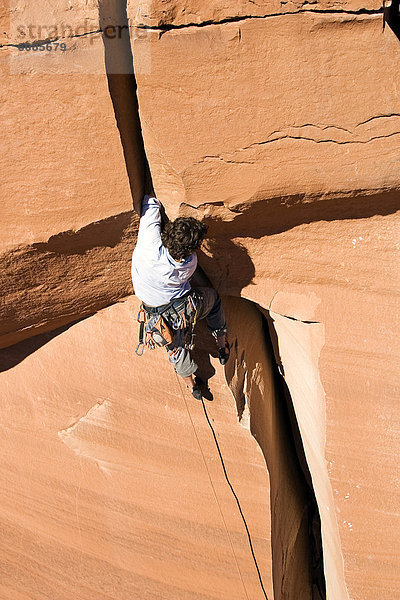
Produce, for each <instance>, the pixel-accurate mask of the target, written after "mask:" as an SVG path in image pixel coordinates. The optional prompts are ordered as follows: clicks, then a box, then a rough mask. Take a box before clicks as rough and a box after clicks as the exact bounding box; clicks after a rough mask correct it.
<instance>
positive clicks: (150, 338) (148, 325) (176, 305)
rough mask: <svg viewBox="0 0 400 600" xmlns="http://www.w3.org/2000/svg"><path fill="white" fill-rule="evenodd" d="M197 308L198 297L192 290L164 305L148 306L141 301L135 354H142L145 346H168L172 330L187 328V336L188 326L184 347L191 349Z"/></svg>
mask: <svg viewBox="0 0 400 600" xmlns="http://www.w3.org/2000/svg"><path fill="white" fill-rule="evenodd" d="M197 309H198V298H197V297H196V294H195V292H194V291H193V290H191V291H190V292H188V293H187V294H185V295H184V296H182V297H181V298H176V299H175V300H172V301H171V302H169V303H168V304H165V305H164V306H159V307H149V306H146V305H145V304H143V303H142V304H141V305H140V310H139V313H138V316H137V320H138V323H139V343H138V345H137V348H136V354H137V355H138V356H142V354H143V352H144V349H145V348H149V349H150V350H154V349H155V348H162V347H163V346H169V344H172V343H173V341H174V331H178V330H180V329H183V330H185V329H187V332H186V336H187V334H188V333H189V330H190V327H191V336H190V342H189V343H185V348H187V349H189V350H193V348H194V340H195V333H194V328H195V325H196V320H197ZM166 313H167V314H166ZM164 315H165V316H164Z"/></svg>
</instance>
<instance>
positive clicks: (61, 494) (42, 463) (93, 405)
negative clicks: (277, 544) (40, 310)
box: [0, 298, 272, 600]
mask: <svg viewBox="0 0 400 600" xmlns="http://www.w3.org/2000/svg"><path fill="white" fill-rule="evenodd" d="M137 310H138V302H137V301H136V300H135V299H134V298H129V299H128V300H127V301H125V302H123V303H120V304H116V305H114V306H112V307H111V308H108V309H105V310H104V311H102V312H100V313H98V314H97V315H95V316H93V317H90V318H88V319H85V320H83V321H81V322H80V323H78V324H75V325H73V326H71V327H70V328H69V329H68V330H66V331H63V332H62V333H59V335H56V336H52V335H51V334H48V335H47V337H46V335H42V336H39V337H37V338H33V339H32V340H26V341H24V342H22V343H20V344H18V345H16V346H14V347H13V348H12V349H10V350H8V349H6V350H2V351H0V365H1V369H2V370H3V372H2V373H1V375H0V377H1V388H2V392H3V393H2V395H1V414H2V423H1V427H2V435H1V442H0V444H1V453H2V480H3V482H7V484H6V485H4V486H3V489H2V493H1V495H0V527H1V531H2V536H1V543H0V553H1V563H2V578H1V585H0V596H1V598H30V599H32V600H33V599H36V598H37V599H39V598H43V597H44V596H48V597H51V598H57V599H60V600H61V599H65V600H70V599H71V598H82V599H83V600H93V599H94V598H98V599H101V600H108V599H110V598H118V600H125V599H126V600H128V599H131V598H140V599H142V598H143V599H145V598H149V599H150V598H154V599H156V598H157V599H159V600H167V599H171V600H175V599H176V598H188V599H189V598H193V599H195V598H196V599H198V598H201V599H204V600H206V599H207V600H208V599H210V600H211V599H215V600H220V599H226V600H230V599H232V598H235V599H236V598H237V599H243V600H246V598H252V599H253V598H254V599H255V600H261V599H262V598H264V596H263V594H262V592H261V588H260V584H259V580H258V576H257V572H256V569H255V565H254V561H253V559H252V556H251V552H250V547H249V543H248V538H247V535H246V531H245V528H244V524H243V521H242V519H241V517H240V514H239V511H238V507H237V505H236V503H235V500H234V497H233V495H232V493H231V490H230V489H229V487H228V484H227V482H226V480H225V478H224V474H223V470H222V467H221V463H220V460H219V457H218V453H217V449H216V446H215V442H214V439H213V436H212V432H211V431H210V428H209V426H208V424H207V421H206V419H205V415H204V412H203V408H202V405H201V403H199V402H197V401H195V400H194V399H193V397H192V396H191V395H189V394H188V392H187V391H186V390H184V388H183V387H182V385H181V384H180V383H179V381H178V379H177V378H176V376H175V375H174V371H173V369H172V368H171V366H170V365H169V363H168V360H167V357H166V355H165V356H164V353H162V354H163V355H162V356H161V357H160V356H159V354H158V352H146V353H145V355H144V356H143V357H142V358H138V357H137V356H136V355H135V354H134V352H133V351H132V345H133V340H134V339H136V338H137V333H138V332H137V324H136V322H135V320H134V319H133V318H132V314H135V313H137ZM210 343H211V346H213V341H212V339H210V336H208V342H207V341H206V342H205V346H204V348H203V349H199V356H200V361H201V358H202V356H204V359H206V357H208V352H207V351H206V349H207V348H208V346H209V344H210ZM207 344H208V346H207ZM212 362H213V365H214V367H215V368H216V370H217V374H216V375H215V377H213V392H214V401H213V402H208V403H207V411H208V414H209V417H210V419H211V421H212V423H213V426H214V428H215V430H216V435H217V436H218V441H219V444H220V448H221V452H222V454H223V457H224V461H225V467H226V470H227V473H228V476H229V478H230V481H231V484H232V485H233V487H234V489H235V492H236V494H237V495H238V498H239V500H240V505H241V508H242V510H243V513H244V515H245V518H246V522H247V525H248V528H249V531H250V533H251V536H252V543H253V547H254V552H255V555H256V557H257V562H258V565H259V568H260V571H261V573H262V576H263V579H264V584H265V586H266V591H267V593H268V595H269V597H271V598H272V595H271V576H270V572H271V555H270V523H269V513H270V509H269V489H268V488H269V484H268V477H267V473H266V469H265V463H264V460H263V458H262V455H261V452H260V450H259V448H258V446H257V444H256V442H255V441H254V439H252V438H251V436H250V434H249V433H248V432H247V431H246V430H245V429H243V428H241V427H240V425H239V424H238V422H237V418H236V414H235V411H234V407H233V403H232V398H231V395H230V393H229V391H228V389H227V387H226V385H225V381H224V377H223V371H222V368H221V367H220V365H219V364H218V361H215V359H212ZM214 367H213V366H212V365H210V368H214ZM4 369H6V370H4ZM156 372H157V373H158V377H154V375H153V374H154V373H156ZM149 377H151V385H150V384H149Z"/></svg>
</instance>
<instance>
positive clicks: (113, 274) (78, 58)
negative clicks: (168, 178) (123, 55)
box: [0, 2, 137, 347]
mask: <svg viewBox="0 0 400 600" xmlns="http://www.w3.org/2000/svg"><path fill="white" fill-rule="evenodd" d="M13 4H14V3H13ZM84 4H85V5H86V4H87V3H84ZM71 7H72V8H73V9H72V10H69V8H71ZM12 8H13V10H12V11H11V13H10V11H9V10H7V8H6V6H4V7H3V8H2V11H3V12H2V15H3V22H4V24H5V28H4V32H5V36H4V39H3V43H4V44H5V45H3V46H2V47H1V48H0V69H1V76H2V81H3V85H2V87H1V91H0V114H1V119H2V131H3V139H4V142H3V144H4V146H5V152H3V153H2V158H1V173H2V175H1V192H2V204H1V208H0V215H1V220H2V223H3V227H2V232H1V236H0V252H1V255H0V263H1V271H2V275H3V277H1V279H0V291H1V295H2V300H3V302H2V306H1V309H0V314H1V319H0V320H1V325H0V347H3V346H6V345H8V344H11V343H14V342H16V341H18V340H19V339H23V338H24V337H29V335H34V334H35V333H39V332H40V331H41V330H43V329H44V330H49V329H52V328H54V327H57V326H59V325H62V324H65V323H68V322H71V320H74V319H76V318H77V317H79V316H82V315H86V314H91V313H93V311H95V310H97V309H98V308H101V307H103V306H106V305H107V304H111V303H112V302H115V301H116V300H118V299H119V298H121V297H123V296H126V295H127V294H129V293H130V292H131V290H132V286H131V282H130V277H129V270H127V269H126V265H127V263H128V262H129V260H130V256H131V253H132V244H133V243H134V239H135V231H136V224H137V221H136V220H135V219H134V218H133V216H132V214H131V213H130V212H129V211H130V210H131V208H132V198H131V195H130V190H129V180H128V176H127V169H126V166H125V164H124V155H123V148H122V146H121V140H120V136H119V135H118V130H117V128H116V126H115V116H114V110H113V103H112V101H111V98H110V93H109V89H108V82H107V76H106V73H105V67H104V46H103V42H102V39H101V36H100V35H99V34H98V33H96V31H98V28H99V14H98V8H97V5H96V4H93V10H92V12H91V13H90V14H89V13H88V14H86V15H85V12H84V6H83V4H82V3H81V5H80V6H79V5H77V4H75V5H73V6H72V5H71V3H68V2H59V3H57V4H56V5H54V4H53V3H50V2H48V3H46V5H45V6H41V7H38V6H36V5H32V6H30V7H27V6H25V5H22V4H18V3H15V6H14V7H12ZM6 15H7V19H6ZM51 25H52V27H53V30H55V34H54V35H53V37H55V38H57V36H59V37H60V39H59V42H64V43H65V44H66V50H65V51H61V50H60V48H59V47H58V48H57V49H56V46H55V45H53V46H50V47H49V48H50V50H48V49H46V45H45V46H43V45H42V46H40V47H41V48H42V51H41V50H35V51H34V50H33V49H30V50H29V51H20V50H18V48H17V47H15V44H17V43H20V42H21V41H29V42H31V43H33V42H35V41H37V40H38V39H39V40H40V39H45V38H46V37H47V36H48V35H50V37H52V36H51V31H50V30H49V28H50V26H51ZM2 31H3V30H2ZM19 32H22V33H19ZM63 32H64V37H63ZM22 34H24V35H22ZM13 44H14V45H13ZM128 150H129V149H128ZM126 242H128V244H127V243H126Z"/></svg>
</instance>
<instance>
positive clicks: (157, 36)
mask: <svg viewBox="0 0 400 600" xmlns="http://www.w3.org/2000/svg"><path fill="white" fill-rule="evenodd" d="M171 6H172V4H171ZM173 6H175V8H176V10H174V11H172V10H171V12H170V13H169V14H167V13H165V14H164V13H162V11H161V10H159V11H157V10H156V9H155V10H154V11H153V12H148V14H147V16H148V20H147V21H146V20H145V19H144V18H143V22H144V24H145V25H147V26H148V27H150V29H147V30H146V31H145V32H143V31H141V32H140V35H138V36H137V38H136V40H135V46H134V48H135V51H134V55H135V66H136V74H137V80H138V91H139V104H140V113H141V122H142V126H143V132H144V139H145V146H146V152H147V156H148V157H149V159H150V164H151V168H152V174H153V179H154V183H155V187H156V190H157V194H158V196H159V197H160V198H161V199H162V200H163V201H164V202H165V204H166V205H167V206H168V207H169V209H170V210H171V212H172V214H179V213H180V214H188V215H192V216H197V217H198V218H205V219H206V220H207V222H208V224H209V227H210V234H211V235H210V237H211V239H210V242H209V244H208V246H207V247H206V248H205V253H204V256H203V257H202V265H203V267H204V268H205V270H206V271H207V273H208V274H209V275H210V277H211V278H212V280H213V282H214V284H215V285H216V286H217V287H218V288H219V289H220V291H222V292H223V293H225V294H228V295H234V296H238V295H241V296H243V297H245V298H248V299H249V300H252V301H254V302H256V303H257V304H258V305H259V306H260V307H262V308H263V309H264V310H265V311H266V314H267V315H270V316H271V317H272V321H271V332H272V337H273V338H275V340H274V346H275V352H276V359H277V361H278V362H279V363H280V364H281V370H282V373H283V374H284V377H285V381H286V383H287V386H288V388H289V391H290V393H291V397H292V402H293V406H294V410H295V413H296V417H297V421H298V424H299V427H300V434H301V438H302V442H303V446H304V451H305V455H306V459H307V464H308V467H309V469H310V474H311V478H312V483H313V487H314V491H315V494H316V499H317V502H318V506H319V511H320V516H321V533H322V541H323V551H324V564H325V577H326V585H327V597H328V598H331V599H332V600H333V599H335V600H336V599H340V600H342V599H343V600H344V599H346V598H351V599H357V600H358V599H359V600H361V599H362V600H365V599H369V598H371V599H372V598H375V597H376V596H377V595H378V596H379V597H380V598H388V599H389V598H392V597H393V596H394V595H396V593H397V592H396V588H397V586H398V582H397V580H396V575H395V573H396V572H397V571H398V564H397V561H398V559H397V558H396V553H395V552H394V551H393V548H395V547H398V543H399V535H398V530H397V529H396V528H395V527H393V514H394V502H396V501H395V500H394V497H396V491H395V490H396V484H395V480H394V475H393V474H394V473H396V472H398V467H397V459H396V455H397V451H398V442H397V441H396V439H397V438H396V436H397V435H398V429H399V427H398V419H396V416H395V406H396V401H395V398H396V396H397V394H396V390H397V392H398V386H399V381H398V374H397V368H396V365H398V364H399V358H400V357H399V354H400V349H399V343H398V335H397V333H396V334H395V335H393V332H394V331H395V332H398V331H399V327H398V326H399V322H398V317H397V312H398V311H397V308H396V307H397V305H398V289H399V266H400V265H399V260H398V250H399V247H398V231H399V219H398V214H397V215H396V212H397V211H398V210H399V208H400V195H399V187H400V179H399V172H400V171H399V157H400V154H399V143H400V128H399V124H400V113H399V106H400V104H399V100H400V96H399V90H398V81H397V79H396V77H393V72H394V71H393V64H395V65H396V68H395V71H396V72H399V68H400V52H399V48H398V42H397V40H396V38H395V37H394V35H393V33H392V32H391V31H390V30H385V31H384V32H383V33H382V25H381V17H380V16H379V15H378V14H377V15H373V14H371V15H364V14H363V15H358V16H356V15H352V16H350V15H349V14H347V13H346V10H350V11H351V10H353V9H354V10H356V7H355V6H353V7H343V10H341V11H340V10H339V11H338V13H337V14H315V13H316V12H317V11H318V10H323V6H322V5H320V4H316V5H313V9H312V11H311V12H309V11H307V10H306V11H304V12H303V11H302V10H301V11H300V12H302V14H286V15H283V14H282V15H279V16H268V14H267V12H268V11H266V12H265V16H264V18H258V16H262V15H258V16H257V18H253V17H255V15H254V14H253V13H252V14H251V15H249V13H247V12H246V10H244V12H243V14H244V15H248V16H249V18H240V19H238V20H235V22H229V20H232V19H231V17H232V14H229V12H225V13H220V14H216V13H215V12H213V9H211V8H209V12H208V13H207V10H206V9H205V8H204V10H205V13H204V14H202V18H204V20H205V21H209V22H212V23H211V24H209V25H204V23H203V25H204V26H201V27H199V26H187V25H188V24H189V23H193V22H195V21H194V20H193V18H192V17H191V16H190V17H188V18H187V20H185V19H186V17H185V16H184V12H183V11H182V9H183V8H187V6H188V5H187V4H186V3H174V4H173ZM217 6H218V5H217ZM177 7H178V8H177ZM363 7H364V8H365V9H368V10H369V9H373V8H376V7H372V6H367V5H364V6H363ZM259 8H260V6H259V5H258V8H257V10H258V9H259ZM303 8H304V7H303ZM325 8H326V7H325ZM328 8H329V7H328ZM359 8H362V7H360V6H358V9H359ZM178 9H179V10H178ZM314 9H315V10H314ZM254 10H256V9H254ZM215 11H217V8H215ZM273 12H274V11H273V9H272V7H271V13H273ZM282 12H284V11H282ZM328 12H329V11H328ZM238 16H239V17H241V16H242V13H241V12H240V11H239V12H238ZM168 19H169V20H168ZM223 19H225V20H226V22H223V23H219V24H218V23H216V22H215V21H218V20H223ZM196 23H197V25H199V22H198V21H196ZM200 24H201V23H200ZM177 25H179V28H178V29H176V28H175V27H176V26H177ZM157 28H158V29H157ZM160 28H161V29H160ZM149 53H150V54H151V71H150V72H148V71H146V70H145V69H144V68H142V64H141V60H142V54H143V57H144V58H143V61H146V65H148V56H149ZM388 56H390V57H391V58H390V61H388V60H387V57H388ZM171 106H173V111H171V110H170V109H169V107H171ZM166 115H168V117H169V118H167V117H166ZM247 376H248V374H247ZM248 388H249V390H250V391H249V393H248V396H249V406H250V414H251V398H252V392H251V389H252V386H251V384H248ZM253 390H254V386H253ZM396 423H397V424H396ZM267 462H268V460H267ZM397 499H398V496H397Z"/></svg>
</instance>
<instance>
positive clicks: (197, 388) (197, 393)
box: [192, 375, 204, 400]
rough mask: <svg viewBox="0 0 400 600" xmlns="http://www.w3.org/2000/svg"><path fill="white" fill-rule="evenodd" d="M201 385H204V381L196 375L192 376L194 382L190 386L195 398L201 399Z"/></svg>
mask: <svg viewBox="0 0 400 600" xmlns="http://www.w3.org/2000/svg"><path fill="white" fill-rule="evenodd" d="M203 385H204V381H203V380H202V379H200V377H198V376H197V375H196V377H195V378H194V384H193V388H192V394H193V396H194V398H196V400H201V399H202V398H203V393H202V388H203Z"/></svg>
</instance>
